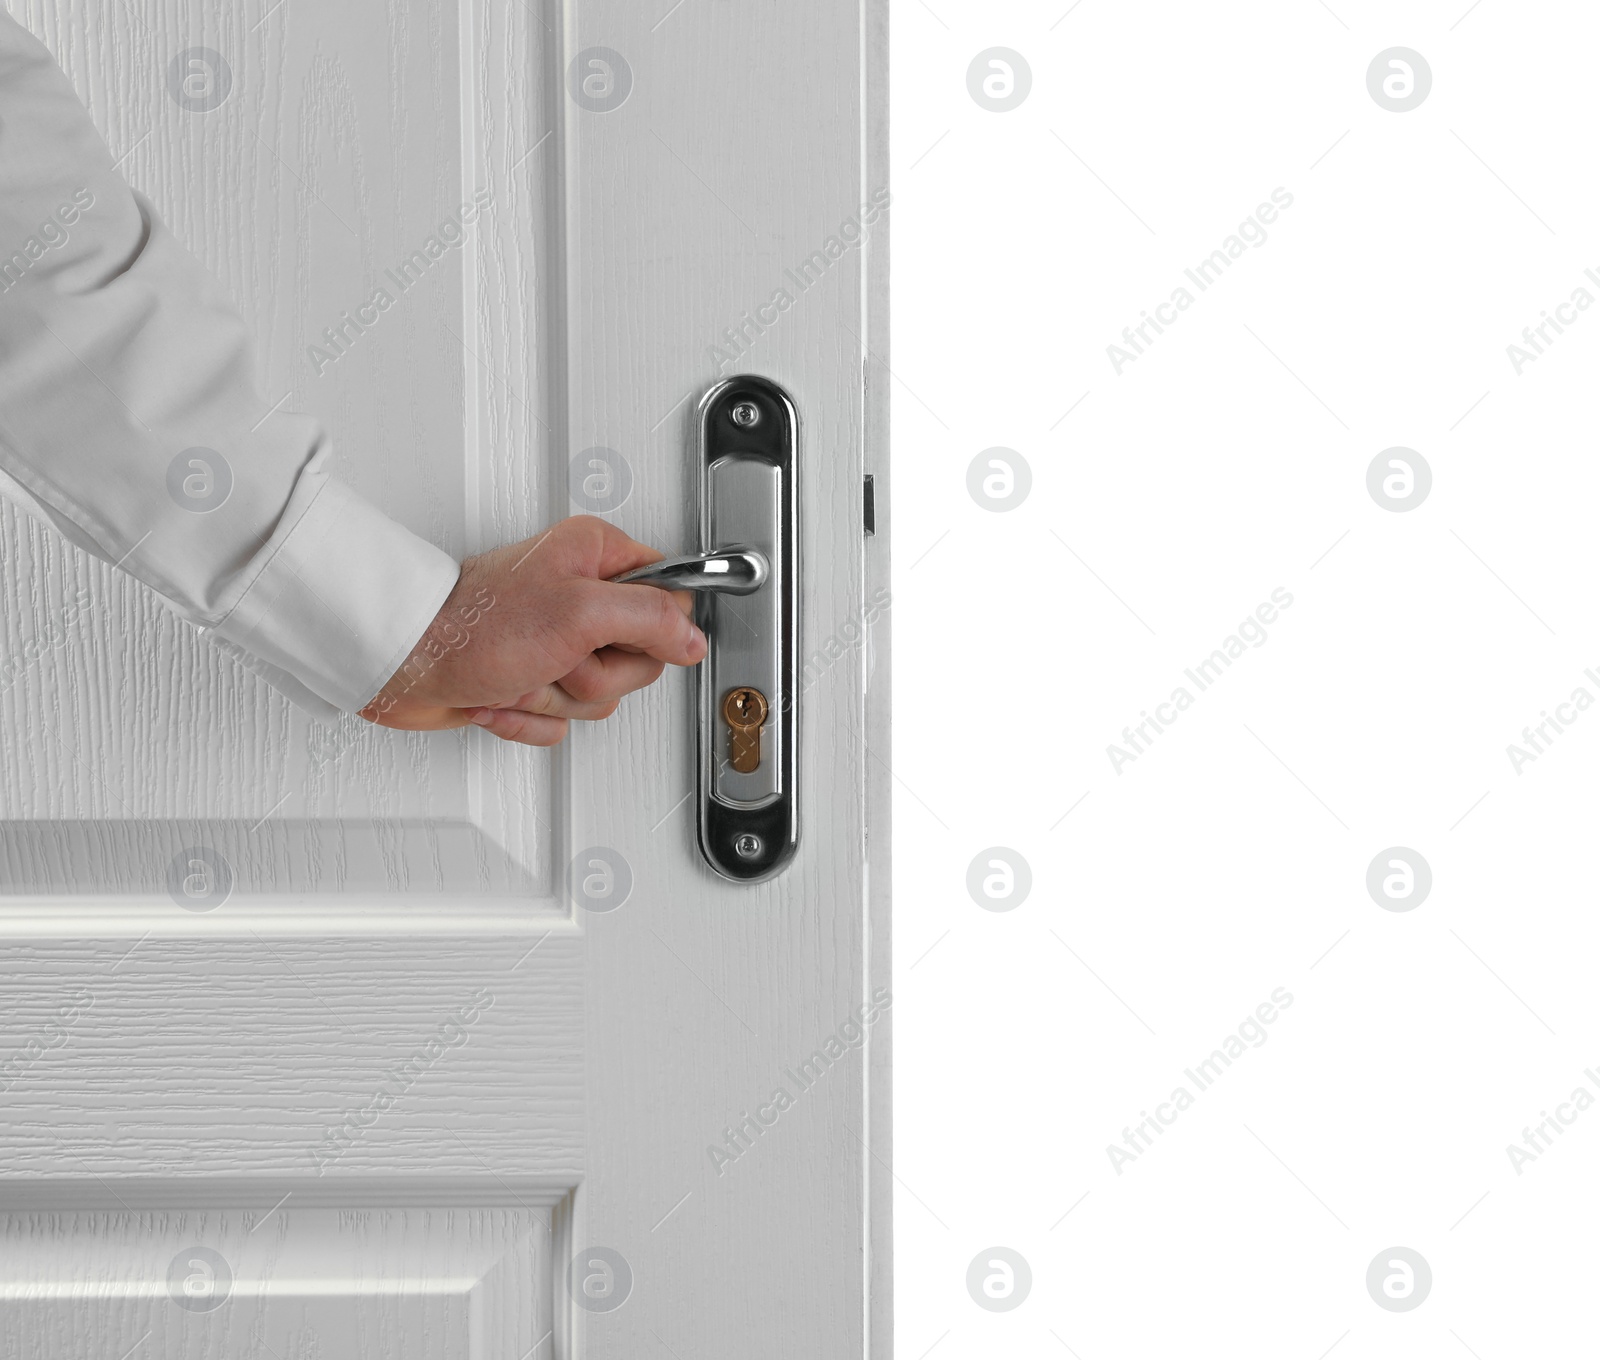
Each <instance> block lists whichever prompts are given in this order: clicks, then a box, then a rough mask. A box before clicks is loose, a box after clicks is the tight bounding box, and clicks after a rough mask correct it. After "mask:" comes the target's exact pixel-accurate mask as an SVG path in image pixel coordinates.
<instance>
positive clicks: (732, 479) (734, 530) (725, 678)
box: [697, 376, 800, 882]
mask: <svg viewBox="0 0 1600 1360" xmlns="http://www.w3.org/2000/svg"><path fill="white" fill-rule="evenodd" d="M697 443H698V450H697V465H698V471H699V477H700V490H701V496H700V542H701V547H702V548H703V549H704V550H705V551H706V552H708V553H710V552H717V551H726V550H727V549H728V548H729V547H730V546H731V545H737V546H738V547H739V548H740V549H742V550H743V551H745V552H747V553H750V554H752V555H755V556H759V557H760V558H763V559H764V560H765V561H766V564H767V572H766V577H765V579H764V580H762V581H761V582H760V583H759V584H758V585H757V586H756V587H755V588H754V589H753V590H751V591H749V592H748V593H741V594H732V593H729V592H726V591H721V590H713V591H707V592H706V593H705V594H703V595H701V596H699V597H698V607H699V618H698V621H699V623H700V626H701V627H702V628H703V629H704V630H705V633H706V640H707V643H708V646H709V650H708V652H707V655H706V659H705V661H704V662H703V663H702V664H701V666H700V733H699V745H700V753H699V755H700V760H699V768H700V773H699V787H698V801H699V835H700V849H701V852H702V853H703V854H704V855H705V857H706V860H707V861H708V862H709V863H710V865H711V867H712V868H713V869H715V870H716V871H717V872H718V873H719V874H722V875H723V876H724V877H726V878H731V879H736V880H739V881H742V882H758V881H760V880H762V879H766V878H771V877H772V876H773V875H774V874H776V873H778V872H779V871H780V870H781V869H782V868H783V867H784V865H786V864H787V863H788V862H789V860H790V858H791V857H792V856H793V855H794V851H795V847H796V845H797V844H798V841H799V800H798V797H797V789H796V771H797V769H798V752H799V743H798V731H799V716H800V713H799V703H798V700H799V687H798V678H799V668H798V667H799V656H800V647H799V638H798V636H797V633H798V629H799V621H800V609H799V602H800V591H799V585H800V563H799V533H798V529H799V524H798V502H797V497H796V495H795V486H796V483H795V471H796V462H797V459H798V456H799V449H800V417H799V414H798V412H797V411H796V410H795V406H794V403H793V401H791V400H790V398H789V394H788V393H787V392H785V391H784V390H783V388H781V387H779V386H778V385H777V384H776V383H774V382H770V381H768V380H767V379H765V378H756V377H748V376H746V377H738V378H730V379H728V380H727V381H725V382H722V383H719V384H717V386H715V387H713V388H712V389H711V391H710V392H708V393H707V394H706V396H705V399H704V400H703V401H702V402H701V404H700V410H699V419H698V441H697ZM741 689H751V690H755V691H757V692H758V693H759V695H760V696H761V697H762V698H763V699H764V700H765V715H764V719H763V721H762V723H761V726H760V729H759V742H758V746H759V759H758V761H757V763H756V764H755V765H754V768H751V767H750V759H749V757H750V755H751V748H750V745H749V738H748V737H745V738H744V739H742V740H741V737H740V733H739V731H737V730H736V729H734V728H732V727H731V726H730V724H729V721H728V719H727V717H726V716H725V705H727V703H728V700H729V696H730V695H733V694H734V693H735V691H738V690H741ZM736 753H737V754H739V755H741V756H742V757H743V758H741V759H740V761H739V764H740V765H741V767H742V768H739V769H736V768H735V755H736Z"/></svg>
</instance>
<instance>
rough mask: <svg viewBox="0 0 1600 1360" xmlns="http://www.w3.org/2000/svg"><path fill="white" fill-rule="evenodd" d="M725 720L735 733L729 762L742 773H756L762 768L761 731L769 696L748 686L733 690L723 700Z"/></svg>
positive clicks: (765, 719) (765, 718) (765, 717)
mask: <svg viewBox="0 0 1600 1360" xmlns="http://www.w3.org/2000/svg"><path fill="white" fill-rule="evenodd" d="M722 717H723V720H724V721H725V722H726V723H727V724H728V727H729V728H730V729H731V731H732V733H733V742H732V746H733V749H732V753H731V754H730V755H729V758H728V763H729V764H730V765H732V766H733V768H734V769H735V770H737V771H738V772H739V773H740V774H754V773H755V772H756V771H757V770H759V769H760V768H761V728H762V726H763V725H764V724H765V723H766V721H767V696H766V695H764V694H763V693H762V692H761V691H760V690H758V689H751V688H750V687H749V686H748V685H745V686H743V687H741V688H739V689H731V690H729V691H728V697H727V698H725V699H724V700H723V701H722Z"/></svg>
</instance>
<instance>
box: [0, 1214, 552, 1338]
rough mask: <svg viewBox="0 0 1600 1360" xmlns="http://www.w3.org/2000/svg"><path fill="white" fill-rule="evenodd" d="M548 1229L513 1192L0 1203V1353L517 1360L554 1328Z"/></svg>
mask: <svg viewBox="0 0 1600 1360" xmlns="http://www.w3.org/2000/svg"><path fill="white" fill-rule="evenodd" d="M557 1223H558V1224H559V1217H558V1219H557ZM556 1235H557V1236H559V1229H558V1232H557V1234H556ZM554 1240H555V1237H553V1235H552V1231H551V1211H550V1210H549V1209H541V1208H538V1207H534V1206H531V1205H521V1204H518V1203H516V1201H515V1200H511V1199H508V1200H507V1202H506V1203H505V1204H504V1205H500V1206H495V1207H476V1206H467V1205H456V1206H444V1205H437V1206H428V1207H408V1208H385V1207H375V1206H371V1205H352V1206H347V1207H344V1208H331V1207H321V1208H318V1207H308V1206H304V1205H297V1204H296V1203H295V1201H294V1200H292V1199H291V1200H289V1201H288V1202H286V1203H284V1204H281V1205H276V1206H274V1205H271V1204H270V1203H263V1204H255V1205H252V1206H251V1207H247V1208H241V1207H237V1206H227V1205H215V1206H206V1207H176V1204H174V1205H165V1206H163V1205H160V1204H152V1205H149V1206H148V1207H133V1206H127V1207H125V1206H122V1205H118V1204H116V1203H115V1202H114V1201H112V1202H110V1203H109V1204H108V1205H99V1206H97V1205H92V1204H89V1203H81V1204H77V1205H73V1206H71V1207H60V1208H57V1209H54V1210H44V1209H41V1210H35V1211H33V1212H29V1213H6V1214H0V1354H5V1355H14V1356H35V1357H45V1356H56V1355H83V1356H95V1357H100V1356H104V1357H106V1360H117V1358H118V1357H119V1356H122V1355H124V1354H132V1355H137V1356H140V1357H145V1358H146V1360H167V1358H170V1360H181V1357H185V1356H195V1355H206V1356H228V1357H230V1360H232V1358H233V1357H237V1360H272V1357H278V1360H459V1358H460V1357H465V1356H483V1357H486V1360H500V1357H507V1358H508V1360H516V1358H517V1357H520V1356H524V1355H528V1354H530V1353H531V1352H533V1351H534V1350H535V1348H536V1347H537V1346H538V1344H539V1342H540V1340H541V1339H542V1338H548V1337H549V1336H550V1333H551V1330H552V1325H553V1313H552V1299H553V1297H554V1287H555V1284H556V1281H555V1278H554V1259H555V1258H554V1254H553V1251H552V1243H553V1241H554ZM547 1353H548V1352H547Z"/></svg>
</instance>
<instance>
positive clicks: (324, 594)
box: [207, 477, 461, 720]
mask: <svg viewBox="0 0 1600 1360" xmlns="http://www.w3.org/2000/svg"><path fill="white" fill-rule="evenodd" d="M460 573H461V568H460V566H459V565H458V564H457V563H456V561H455V559H454V558H452V557H451V556H450V555H449V554H448V553H446V552H444V551H443V550H441V549H439V548H437V547H435V546H434V545H433V544H431V543H429V542H427V540H425V539H422V538H419V537H418V536H417V535H416V534H414V533H412V532H411V530H409V529H407V528H406V527H405V526H404V525H402V524H398V523H396V522H395V521H394V520H392V519H390V518H389V517H388V516H387V515H385V514H384V513H383V512H382V511H381V510H379V509H378V508H377V507H376V506H374V505H373V504H372V503H371V502H369V501H367V500H365V499H363V498H362V497H361V496H360V495H358V494H357V493H356V492H355V491H353V490H351V488H349V487H348V486H346V485H345V484H344V483H343V482H341V481H339V480H337V479H336V478H333V477H329V478H327V479H326V480H325V481H324V482H323V483H322V486H321V487H320V489H319V490H318V491H317V493H316V495H315V498H314V499H313V500H312V501H311V504H310V505H308V506H307V507H306V509H305V512H304V513H303V514H302V515H301V516H300V518H299V520H298V521H297V522H296V524H295V526H294V527H293V528H292V529H291V530H290V531H289V533H288V535H287V536H286V537H285V538H284V539H283V541H282V543H281V544H280V545H279V547H278V549H277V551H276V552H275V553H273V555H272V556H271V557H270V558H269V559H268V560H267V563H266V565H265V566H264V567H262V568H261V571H260V572H259V573H258V574H257V576H256V578H255V580H253V581H252V582H251V583H250V586H249V588H248V589H247V590H246V591H245V592H244V594H243V595H242V596H241V597H240V599H239V602H238V603H237V604H236V605H235V606H234V607H233V609H232V610H231V611H229V613H228V615H227V617H226V618H224V619H223V620H222V622H221V623H219V624H217V625H216V627H214V628H212V629H208V630H207V632H208V634H209V635H210V636H211V637H212V639H213V640H215V641H219V642H221V643H222V644H223V650H225V651H227V652H229V653H231V654H234V655H238V652H243V653H244V654H245V655H246V656H247V657H248V658H250V659H251V660H253V661H255V662H257V663H259V664H258V665H255V666H252V669H254V670H256V671H258V673H260V674H262V675H264V676H265V677H266V678H268V679H269V680H272V681H273V683H275V684H277V685H278V686H279V688H281V689H283V690H284V691H285V692H286V693H287V694H288V695H289V697H290V698H292V699H294V700H296V702H298V703H299V704H300V705H301V707H303V708H305V709H307V710H308V711H309V712H311V713H312V714H313V716H315V717H318V718H321V719H324V720H328V719H331V718H333V717H335V716H336V714H337V712H341V711H342V712H355V711H356V710H358V709H362V708H365V707H366V706H367V704H369V703H370V702H371V701H372V700H373V699H374V698H375V697H376V696H377V694H378V692H379V691H380V690H382V688H383V687H384V685H385V684H387V683H388V680H389V677H390V676H392V675H393V674H394V673H395V672H396V671H397V670H399V669H400V664H401V662H403V661H404V660H405V659H406V657H407V656H409V655H410V654H411V650H412V648H413V647H415V646H416V644H417V643H418V641H420V640H421V638H422V635H423V634H424V633H425V632H426V631H427V629H428V625H429V624H431V623H432V622H433V619H434V616H435V615H436V614H437V613H438V612H439V610H440V608H441V607H442V606H443V605H444V602H445V600H446V599H447V598H448V597H449V595H450V592H451V590H453V589H454V588H455V584H456V579H457V577H459V575H460ZM235 649H238V651H235ZM284 675H287V676H292V677H293V678H294V679H295V680H296V681H297V682H298V683H297V684H294V685H285V684H283V683H282V681H281V679H279V678H278V677H281V676H284ZM302 690H303V691H304V692H301V691H302ZM308 699H309V700H310V702H308ZM330 709H331V710H334V711H333V712H330V711H329V710H330Z"/></svg>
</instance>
